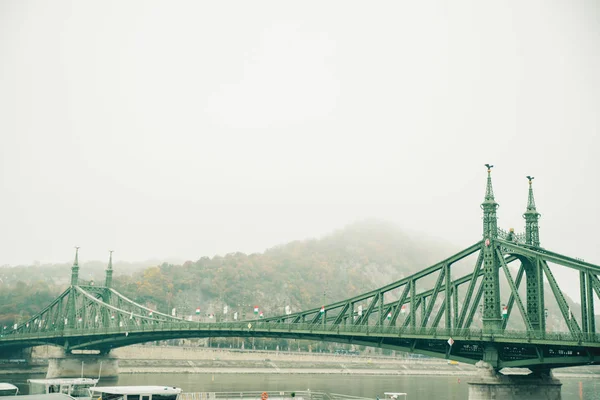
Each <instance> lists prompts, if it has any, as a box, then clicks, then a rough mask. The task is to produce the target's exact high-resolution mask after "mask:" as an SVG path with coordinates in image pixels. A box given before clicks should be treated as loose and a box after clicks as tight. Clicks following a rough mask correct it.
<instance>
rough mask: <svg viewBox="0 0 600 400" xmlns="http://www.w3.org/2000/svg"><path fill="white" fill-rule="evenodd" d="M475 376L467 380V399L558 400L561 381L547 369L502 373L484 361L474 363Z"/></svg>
mask: <svg viewBox="0 0 600 400" xmlns="http://www.w3.org/2000/svg"><path fill="white" fill-rule="evenodd" d="M476 367H477V378H476V379H474V380H473V381H471V382H469V400H492V399H495V400H512V399H527V400H560V399H561V386H562V383H560V381H559V380H558V379H555V378H554V377H552V373H551V372H550V371H547V373H543V372H540V371H536V372H532V373H531V374H529V375H502V374H500V373H498V372H496V371H495V370H494V368H493V367H492V366H491V365H490V364H488V363H486V362H484V361H479V362H478V363H477V364H476Z"/></svg>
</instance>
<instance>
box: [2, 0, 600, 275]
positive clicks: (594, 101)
mask: <svg viewBox="0 0 600 400" xmlns="http://www.w3.org/2000/svg"><path fill="white" fill-rule="evenodd" d="M598 7H599V6H598V3H597V2H596V1H592V0H589V1H587V2H579V1H571V0H565V1H541V0H539V1H527V2H517V3H515V2H481V1H472V2H471V1H469V2H460V1H459V2H456V1H453V2H439V1H438V2H408V1H404V2H399V1H380V2H376V3H375V2H352V1H331V2H323V1H313V2H311V1H303V2H296V3H291V2H282V1H272V2H255V1H253V2H248V1H238V2H210V3H209V2H198V1H178V2H171V1H148V0H144V1H128V2H122V1H97V2H83V1H73V2H66V1H53V2H46V1H22V0H15V1H9V0H4V1H1V2H0V157H1V164H0V183H1V185H0V199H1V200H0V204H1V206H0V226H1V229H0V243H1V245H0V264H17V263H30V262H32V261H33V260H39V261H41V262H56V261H66V260H70V259H71V258H72V255H73V250H72V247H73V246H74V245H79V246H81V247H82V249H81V258H82V259H87V260H89V259H106V258H107V256H108V252H107V251H108V250H109V249H113V250H115V258H117V259H122V260H144V259H149V258H166V257H177V258H180V259H192V260H195V259H198V258H199V257H201V256H204V255H208V256H213V255H215V254H223V253H227V252H231V251H238V250H240V251H244V252H255V251H262V250H264V249H265V248H267V247H270V246H273V245H275V244H279V243H283V242H287V241H290V240H293V239H302V238H306V237H315V236H320V235H323V234H325V233H327V232H330V231H332V230H334V229H336V228H340V227H342V226H344V225H345V224H347V223H350V222H353V221H355V220H357V219H362V218H365V217H378V218H384V219H387V220H392V221H394V222H397V223H398V224H399V225H401V226H404V227H406V228H407V229H411V230H418V231H421V232H423V233H424V234H427V235H430V236H434V237H440V238H445V239H446V240H448V241H450V242H451V243H454V244H456V245H457V247H465V246H467V245H470V244H472V243H474V242H475V241H477V240H479V239H480V237H481V210H480V208H479V204H480V203H481V202H482V201H483V196H484V190H485V177H486V173H485V168H484V166H483V164H484V163H486V162H490V163H493V164H495V165H496V168H495V169H494V185H495V192H496V198H497V201H498V202H499V203H500V209H499V216H500V220H499V224H500V226H502V227H504V228H506V229H508V228H509V227H515V228H516V230H517V231H521V230H523V226H524V223H523V219H522V217H521V215H522V213H523V212H524V210H525V205H526V198H527V181H526V179H525V175H528V174H530V175H534V176H535V177H536V179H535V191H536V200H537V205H538V210H539V211H540V212H541V213H542V214H543V217H542V220H541V222H540V225H541V241H542V245H544V246H545V247H548V248H551V249H552V250H555V251H558V252H562V253H566V254H569V255H574V256H578V257H581V258H585V259H587V260H588V261H591V262H595V263H600V247H598V226H599V225H600V212H599V211H598V198H599V195H600V180H599V179H598V173H599V172H600V167H599V164H598V157H597V155H598V151H599V148H598V147H599V144H600V139H599V138H598V136H599V131H600V112H599V110H600V74H599V73H598V71H600V10H599V8H598Z"/></svg>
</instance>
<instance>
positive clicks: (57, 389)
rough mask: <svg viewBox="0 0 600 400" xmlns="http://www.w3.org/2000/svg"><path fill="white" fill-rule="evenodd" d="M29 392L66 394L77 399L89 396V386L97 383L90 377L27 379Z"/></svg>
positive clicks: (83, 399) (96, 380) (91, 386)
mask: <svg viewBox="0 0 600 400" xmlns="http://www.w3.org/2000/svg"><path fill="white" fill-rule="evenodd" d="M27 382H28V383H29V393H30V394H52V393H61V394H66V395H69V396H71V397H75V398H77V399H82V400H85V399H89V398H91V394H90V388H93V387H94V386H96V384H97V383H98V379H91V378H55V379H28V380H27Z"/></svg>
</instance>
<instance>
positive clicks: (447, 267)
mask: <svg viewBox="0 0 600 400" xmlns="http://www.w3.org/2000/svg"><path fill="white" fill-rule="evenodd" d="M444 274H445V275H446V276H445V277H444V282H445V283H446V288H445V295H446V296H445V299H444V303H445V304H446V305H447V307H446V314H445V316H446V321H445V326H446V328H451V327H452V319H451V318H452V307H450V301H451V297H450V296H451V295H452V293H451V290H452V289H451V288H452V282H451V279H452V278H451V274H450V265H449V264H446V265H445V272H444Z"/></svg>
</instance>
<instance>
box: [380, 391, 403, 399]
mask: <svg viewBox="0 0 600 400" xmlns="http://www.w3.org/2000/svg"><path fill="white" fill-rule="evenodd" d="M383 395H384V396H385V398H386V400H396V399H397V398H398V397H402V396H403V397H404V398H405V399H406V398H407V397H408V394H407V393H400V392H385V393H384V394H383Z"/></svg>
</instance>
